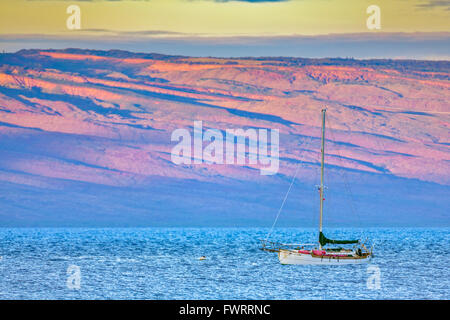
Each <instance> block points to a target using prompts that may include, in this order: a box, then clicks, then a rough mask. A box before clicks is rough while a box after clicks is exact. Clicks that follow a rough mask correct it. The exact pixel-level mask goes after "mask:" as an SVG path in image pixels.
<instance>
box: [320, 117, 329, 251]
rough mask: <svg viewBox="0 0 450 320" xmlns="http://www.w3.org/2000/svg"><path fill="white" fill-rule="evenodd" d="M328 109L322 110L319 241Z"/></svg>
mask: <svg viewBox="0 0 450 320" xmlns="http://www.w3.org/2000/svg"><path fill="white" fill-rule="evenodd" d="M326 111H327V110H326V109H322V147H321V149H320V152H321V155H322V159H321V163H320V187H319V194H320V219H319V239H320V234H321V233H322V221H323V196H324V185H323V168H324V160H325V112H326ZM319 250H322V245H321V244H320V241H319Z"/></svg>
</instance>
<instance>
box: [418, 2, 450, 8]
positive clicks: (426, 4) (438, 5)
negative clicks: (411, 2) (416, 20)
mask: <svg viewBox="0 0 450 320" xmlns="http://www.w3.org/2000/svg"><path fill="white" fill-rule="evenodd" d="M417 7H418V8H421V9H432V8H444V9H445V10H447V11H448V10H450V1H449V0H427V1H426V2H424V3H420V4H418V5H417Z"/></svg>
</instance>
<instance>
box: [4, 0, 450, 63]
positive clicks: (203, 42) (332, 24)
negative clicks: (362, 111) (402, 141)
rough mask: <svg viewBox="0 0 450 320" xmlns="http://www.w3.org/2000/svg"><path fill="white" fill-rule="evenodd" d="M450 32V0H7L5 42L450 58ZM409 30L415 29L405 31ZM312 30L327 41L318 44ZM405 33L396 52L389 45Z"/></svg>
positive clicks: (12, 45) (8, 46) (8, 45)
mask: <svg viewBox="0 0 450 320" xmlns="http://www.w3.org/2000/svg"><path fill="white" fill-rule="evenodd" d="M73 4H75V5H77V6H79V8H80V10H81V28H80V29H79V30H69V29H68V28H67V26H66V21H67V19H68V17H69V16H70V14H68V13H67V12H66V10H67V7H69V6H70V5H73ZM370 5H377V6H378V7H379V8H380V17H381V18H380V29H374V30H369V29H368V27H367V24H366V20H367V19H368V17H369V16H370V15H371V14H370V13H369V14H368V13H367V8H368V7H369V6H370ZM449 32H450V1H445V0H369V1H368V0H285V1H276V0H272V1H258V0H247V1H227V0H215V1H214V0H148V1H146V0H114V1H112V0H111V1H108V0H83V1H76V0H70V1H68V0H2V1H1V2H0V49H2V50H5V51H16V50H20V49H22V48H33V47H34V48H35V47H39V48H63V47H84V48H88V47H92V48H95V49H125V50H130V51H148V50H151V51H155V52H160V53H171V54H183V53H184V52H185V53H184V54H186V55H194V56H199V55H216V56H254V55H283V56H290V55H292V56H299V55H303V56H311V57H314V56H317V57H319V56H343V55H344V56H352V57H382V56H383V54H384V55H386V57H395V58H401V57H406V58H408V57H409V58H428V59H448V54H447V53H446V52H449V50H448V49H449V47H448V43H449V39H450V36H449ZM399 33H407V34H408V35H407V36H403V37H402V38H399V36H398V34H399ZM417 33H419V35H417ZM424 33H425V34H426V35H425V36H424ZM355 34H356V35H359V38H357V37H355ZM330 35H331V38H330ZM350 35H351V37H350ZM374 35H377V36H376V37H374ZM380 35H382V36H380ZM349 37H350V38H351V39H350V40H351V43H352V44H351V45H348V39H349ZM415 37H416V38H415ZM311 39H317V40H318V42H315V43H313V44H312V45H311V43H308V41H311ZM357 40H358V41H359V40H360V41H361V42H362V43H363V44H364V47H362V46H360V45H358V43H357V42H356V43H355V41H357ZM330 41H331V42H330ZM373 41H375V43H373ZM399 41H400V46H399V48H394V50H393V52H391V51H392V50H387V52H386V50H384V49H383V48H385V47H388V46H389V45H390V44H392V43H396V44H399ZM430 41H431V42H430ZM436 41H437V42H439V43H438V44H436ZM367 42H371V43H367ZM280 44H281V46H280ZM329 44H330V45H329ZM276 47H278V48H276Z"/></svg>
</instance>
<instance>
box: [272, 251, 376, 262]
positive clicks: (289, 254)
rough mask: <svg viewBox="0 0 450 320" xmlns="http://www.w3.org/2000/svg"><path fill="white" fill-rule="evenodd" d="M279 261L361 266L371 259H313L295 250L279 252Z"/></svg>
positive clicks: (309, 255)
mask: <svg viewBox="0 0 450 320" xmlns="http://www.w3.org/2000/svg"><path fill="white" fill-rule="evenodd" d="M278 259H279V260H280V263H281V264H303V265H313V264H314V265H315V264H322V265H324V264H326V265H343V264H361V263H368V262H370V260H371V257H370V256H368V257H355V258H352V257H345V258H340V257H326V256H325V257H313V256H312V255H311V254H305V253H298V252H296V251H294V250H280V251H278Z"/></svg>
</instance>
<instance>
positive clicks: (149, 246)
mask: <svg viewBox="0 0 450 320" xmlns="http://www.w3.org/2000/svg"><path fill="white" fill-rule="evenodd" d="M364 233H365V236H368V237H369V238H371V239H373V241H374V242H375V254H376V256H375V258H374V259H373V261H372V263H371V265H373V266H377V267H378V268H379V270H380V289H378V290H376V289H370V288H368V287H367V284H366V283H367V279H368V277H369V276H370V275H371V274H372V273H371V272H370V271H369V272H368V270H367V266H368V265H348V266H283V265H280V264H279V262H278V259H277V257H276V254H273V253H268V252H263V251H260V250H258V249H257V248H258V244H259V243H258V241H257V239H260V238H264V237H265V236H266V234H267V230H266V229H256V228H255V229H244V228H242V229H240V228H235V229H222V228H217V229H212V228H198V229H195V228H194V229H181V228H173V229H171V228H167V229H164V228H148V229H131V228H130V229H76V228H74V229H5V228H3V229H0V256H2V258H1V260H0V277H1V279H0V299H449V298H450V271H449V262H450V259H449V258H450V241H449V240H450V229H448V228H447V229H444V228H436V229H375V228H374V229H367V230H365V231H364ZM359 234H360V230H356V229H330V230H327V232H326V235H327V236H328V237H330V238H332V237H343V238H344V237H346V238H347V237H348V238H352V237H353V236H357V235H359ZM315 235H316V230H314V229H279V230H276V231H275V233H274V235H273V236H272V239H274V240H283V241H286V242H293V241H303V242H305V241H306V242H310V241H312V240H313V239H314V238H315ZM203 255H204V256H206V257H207V259H206V260H204V261H200V260H198V258H199V257H200V256H203ZM70 265H75V266H78V267H79V268H80V275H81V277H80V288H79V289H73V288H69V287H68V286H67V278H68V274H67V269H68V267H69V266H70Z"/></svg>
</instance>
